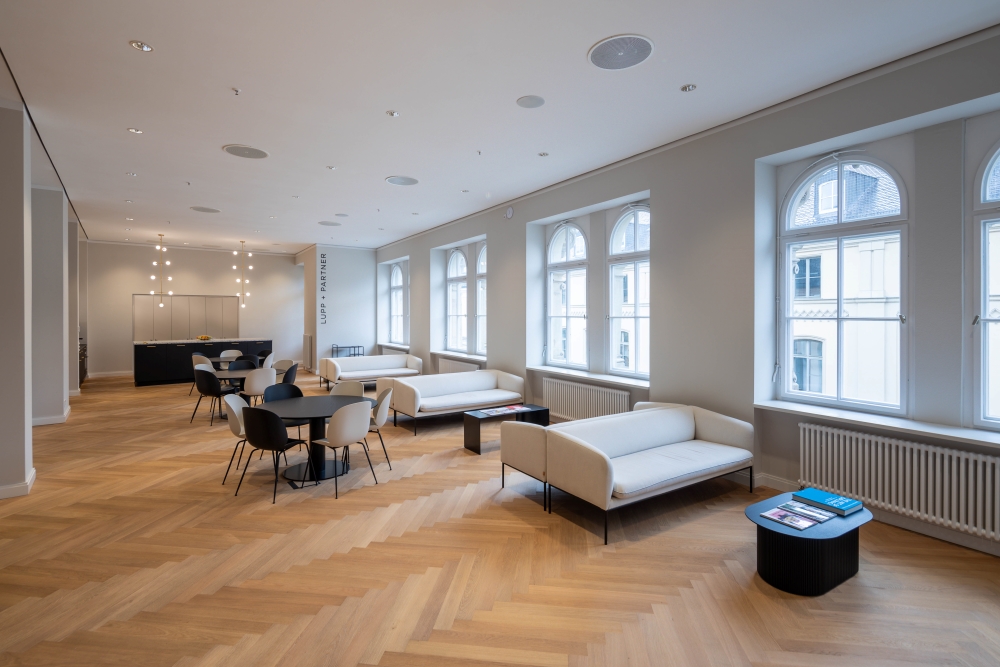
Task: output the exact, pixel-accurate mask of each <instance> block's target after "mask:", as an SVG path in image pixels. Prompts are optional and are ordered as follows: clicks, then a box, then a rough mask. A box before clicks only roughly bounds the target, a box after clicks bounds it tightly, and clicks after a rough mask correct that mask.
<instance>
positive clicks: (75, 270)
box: [66, 220, 80, 396]
mask: <svg viewBox="0 0 1000 667" xmlns="http://www.w3.org/2000/svg"><path fill="white" fill-rule="evenodd" d="M66 231H67V237H66V249H67V252H68V254H69V263H68V265H67V268H68V269H69V275H68V277H67V285H68V286H69V321H68V322H67V324H66V338H67V340H66V353H67V355H68V357H67V360H68V362H69V395H70V396H79V395H80V268H79V267H80V261H79V260H80V223H78V222H77V221H75V220H73V221H71V222H70V223H69V225H68V227H67V230H66Z"/></svg>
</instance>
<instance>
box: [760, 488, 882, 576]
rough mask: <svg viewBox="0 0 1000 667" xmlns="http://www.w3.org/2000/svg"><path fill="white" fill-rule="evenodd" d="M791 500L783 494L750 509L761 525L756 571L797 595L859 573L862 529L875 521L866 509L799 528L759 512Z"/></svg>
mask: <svg viewBox="0 0 1000 667" xmlns="http://www.w3.org/2000/svg"><path fill="white" fill-rule="evenodd" d="M791 499H792V494H791V493H782V494H779V495H777V496H774V497H773V498H768V499H767V500H762V501H761V502H759V503H754V504H753V505H751V506H750V507H748V508H746V511H745V512H744V513H745V514H746V517H747V518H748V519H750V520H751V521H753V522H754V523H755V524H757V573H758V574H759V575H760V578H761V579H763V580H764V581H766V582H767V583H769V584H771V585H772V586H774V587H775V588H777V589H778V590H781V591H785V592H786V593H792V594H794V595H822V594H823V593H827V592H829V591H831V590H833V589H834V588H836V587H837V586H839V585H840V584H842V583H844V582H845V581H847V580H848V579H850V578H851V577H853V576H854V575H855V574H857V573H858V539H859V531H858V529H859V528H860V527H861V526H863V525H864V524H866V523H868V522H869V521H871V520H872V513H871V512H870V511H868V510H867V509H862V510H860V511H857V512H854V513H853V514H850V515H848V516H837V517H834V518H832V519H830V520H829V521H825V522H823V523H818V524H816V525H815V526H812V527H810V528H806V529H805V530H796V529H795V528H792V527H791V526H786V525H784V524H782V523H778V522H777V521H772V520H771V519H768V518H767V517H763V516H761V512H766V511H768V510H771V509H774V508H775V507H777V506H778V505H781V504H783V503H787V502H788V501H789V500H791Z"/></svg>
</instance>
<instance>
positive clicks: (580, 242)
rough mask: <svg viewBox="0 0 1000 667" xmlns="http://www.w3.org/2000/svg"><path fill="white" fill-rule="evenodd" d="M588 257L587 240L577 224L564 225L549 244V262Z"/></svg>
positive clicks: (570, 260) (577, 259)
mask: <svg viewBox="0 0 1000 667" xmlns="http://www.w3.org/2000/svg"><path fill="white" fill-rule="evenodd" d="M584 259H587V240H586V239H585V238H584V236H583V232H581V231H580V228H579V227H577V226H576V225H563V226H562V227H560V228H559V230H558V231H557V232H556V233H555V236H553V237H552V242H551V243H550V244H549V264H559V263H561V262H578V261H581V260H584Z"/></svg>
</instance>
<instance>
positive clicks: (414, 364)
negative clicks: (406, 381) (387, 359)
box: [406, 354, 424, 374]
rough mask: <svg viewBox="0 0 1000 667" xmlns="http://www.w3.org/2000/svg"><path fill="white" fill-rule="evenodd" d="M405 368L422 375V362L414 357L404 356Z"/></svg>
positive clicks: (411, 355) (410, 355)
mask: <svg viewBox="0 0 1000 667" xmlns="http://www.w3.org/2000/svg"><path fill="white" fill-rule="evenodd" d="M406 367H407V368H412V369H414V370H415V371H417V373H420V374H423V372H424V360H423V359H421V358H420V357H418V356H416V355H413V354H408V355H406Z"/></svg>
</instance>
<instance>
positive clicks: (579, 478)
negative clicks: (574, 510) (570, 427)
mask: <svg viewBox="0 0 1000 667" xmlns="http://www.w3.org/2000/svg"><path fill="white" fill-rule="evenodd" d="M545 435H546V461H545V473H546V475H547V476H548V482H549V484H551V485H553V486H554V487H556V488H557V489H562V490H563V491H565V492H567V493H571V494H573V495H574V496H576V497H577V498H581V499H583V500H586V501H587V502H588V503H591V504H593V505H597V506H598V507H600V508H601V509H602V510H606V509H608V506H609V505H610V504H611V489H612V486H613V485H614V481H615V479H614V467H613V466H612V465H611V459H609V458H608V456H607V454H605V453H604V452H602V451H601V450H599V449H597V448H595V447H592V446H590V445H588V444H587V443H586V442H584V441H583V440H580V439H579V438H575V437H573V436H571V435H567V434H565V433H560V432H559V431H553V430H549V431H546V434H545Z"/></svg>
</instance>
